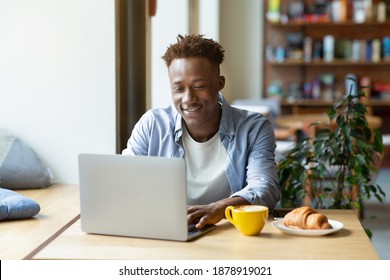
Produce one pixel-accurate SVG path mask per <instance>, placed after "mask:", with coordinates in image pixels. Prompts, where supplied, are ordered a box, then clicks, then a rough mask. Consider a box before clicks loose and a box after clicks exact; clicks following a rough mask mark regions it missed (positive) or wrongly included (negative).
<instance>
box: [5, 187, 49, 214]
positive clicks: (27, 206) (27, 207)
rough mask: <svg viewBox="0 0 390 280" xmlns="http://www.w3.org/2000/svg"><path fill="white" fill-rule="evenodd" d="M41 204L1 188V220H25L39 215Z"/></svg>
mask: <svg viewBox="0 0 390 280" xmlns="http://www.w3.org/2000/svg"><path fill="white" fill-rule="evenodd" d="M40 210H41V207H40V206H39V204H38V203H37V202H36V201H35V200H33V199H31V198H28V197H25V196H23V195H21V194H19V193H17V192H14V191H11V190H7V189H2V188H0V220H13V219H25V218H30V217H33V216H35V215H36V214H38V213H39V211H40Z"/></svg>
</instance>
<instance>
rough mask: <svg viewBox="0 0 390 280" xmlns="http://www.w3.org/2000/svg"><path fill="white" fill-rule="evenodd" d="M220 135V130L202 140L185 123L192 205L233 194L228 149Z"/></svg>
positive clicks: (213, 200) (184, 131)
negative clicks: (191, 132)
mask: <svg viewBox="0 0 390 280" xmlns="http://www.w3.org/2000/svg"><path fill="white" fill-rule="evenodd" d="M219 137H220V136H219V132H218V133H216V134H215V135H214V136H213V137H212V138H211V139H210V140H208V141H207V142H204V143H199V142H196V141H195V140H194V139H192V137H191V135H189V133H188V132H187V130H186V129H185V126H183V136H182V143H183V148H184V151H185V155H184V158H185V161H186V168H187V189H188V201H187V202H188V204H189V205H203V204H209V203H212V202H216V201H218V200H221V199H223V198H227V197H229V196H230V195H231V189H230V186H229V182H228V179H227V176H226V174H225V166H226V157H227V152H226V149H225V147H224V146H223V145H222V143H221V141H220V139H219Z"/></svg>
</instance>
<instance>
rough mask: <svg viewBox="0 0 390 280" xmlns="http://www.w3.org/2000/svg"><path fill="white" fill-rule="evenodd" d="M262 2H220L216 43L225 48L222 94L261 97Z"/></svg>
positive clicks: (255, 0) (229, 0)
mask: <svg viewBox="0 0 390 280" xmlns="http://www.w3.org/2000/svg"><path fill="white" fill-rule="evenodd" d="M262 7H263V3H262V1H258V0H245V1H239V0H223V1H221V2H220V22H219V23H220V35H219V36H220V43H221V45H222V46H223V47H224V48H225V61H224V63H223V64H222V66H221V69H222V74H223V75H225V77H226V85H225V88H224V89H223V93H224V96H225V97H226V98H227V99H228V100H229V101H230V102H232V101H233V100H234V99H240V98H261V88H262V66H261V65H262V45H263V44H262V38H263V36H262V32H263V31H262Z"/></svg>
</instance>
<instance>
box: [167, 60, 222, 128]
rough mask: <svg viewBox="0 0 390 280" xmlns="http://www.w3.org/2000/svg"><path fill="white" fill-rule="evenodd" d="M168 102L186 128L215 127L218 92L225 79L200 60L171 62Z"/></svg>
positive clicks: (209, 64)
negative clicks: (174, 108) (170, 100)
mask: <svg viewBox="0 0 390 280" xmlns="http://www.w3.org/2000/svg"><path fill="white" fill-rule="evenodd" d="M168 74H169V81H170V86H171V91H172V100H173V103H174V106H175V107H176V110H177V111H178V112H179V113H180V114H181V116H182V118H183V119H184V121H185V123H186V126H187V128H188V129H191V128H196V129H199V128H204V129H206V130H210V129H215V127H210V126H215V125H216V124H217V125H219V116H220V114H219V104H218V92H219V91H220V90H221V89H222V88H223V87H224V85H225V79H224V77H223V76H219V75H218V74H219V73H218V68H217V67H216V66H215V65H213V64H212V63H211V62H210V61H209V60H208V59H206V58H203V57H190V58H180V59H174V60H173V61H172V63H171V65H170V66H169V68H168Z"/></svg>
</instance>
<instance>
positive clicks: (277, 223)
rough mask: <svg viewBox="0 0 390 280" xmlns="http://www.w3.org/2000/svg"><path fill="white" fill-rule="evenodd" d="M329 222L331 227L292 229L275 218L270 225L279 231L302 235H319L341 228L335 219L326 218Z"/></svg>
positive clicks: (341, 225) (281, 220) (340, 224)
mask: <svg viewBox="0 0 390 280" xmlns="http://www.w3.org/2000/svg"><path fill="white" fill-rule="evenodd" d="M328 222H329V224H330V225H331V226H332V227H333V228H332V229H292V228H289V227H286V226H285V225H284V224H283V219H279V220H276V221H274V222H272V226H273V227H276V228H278V229H279V230H280V231H282V232H285V233H288V234H293V235H303V236H319V235H328V234H331V233H334V232H336V231H339V230H340V229H342V228H343V224H342V223H340V222H338V221H335V220H328Z"/></svg>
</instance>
